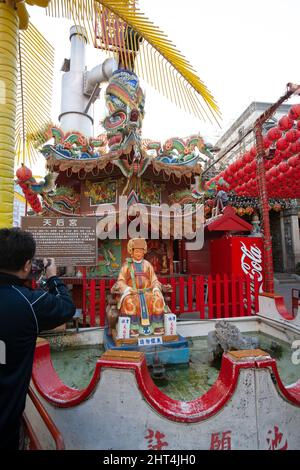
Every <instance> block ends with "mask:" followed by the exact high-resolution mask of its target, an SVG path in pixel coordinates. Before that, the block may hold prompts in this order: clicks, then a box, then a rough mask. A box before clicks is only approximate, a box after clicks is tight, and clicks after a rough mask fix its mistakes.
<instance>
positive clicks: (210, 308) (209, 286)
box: [207, 275, 214, 319]
mask: <svg viewBox="0 0 300 470" xmlns="http://www.w3.org/2000/svg"><path fill="white" fill-rule="evenodd" d="M213 284H214V283H213V280H212V277H211V275H209V276H208V279H207V289H208V318H209V319H212V318H214V303H213V298H214V291H213Z"/></svg>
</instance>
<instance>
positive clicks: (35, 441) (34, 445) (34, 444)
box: [22, 387, 65, 450]
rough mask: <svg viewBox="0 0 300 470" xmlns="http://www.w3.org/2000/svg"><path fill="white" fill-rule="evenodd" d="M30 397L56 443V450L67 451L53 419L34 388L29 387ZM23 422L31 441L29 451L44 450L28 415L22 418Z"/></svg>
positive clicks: (24, 414)
mask: <svg viewBox="0 0 300 470" xmlns="http://www.w3.org/2000/svg"><path fill="white" fill-rule="evenodd" d="M28 395H29V397H30V399H31V401H32V403H33V405H34V407H35V408H36V411H37V413H38V414H39V416H40V417H41V419H42V420H43V421H44V423H45V425H46V427H47V429H48V431H49V433H50V434H51V436H52V438H53V440H54V442H55V448H56V450H64V449H65V443H64V440H63V437H62V435H61V433H60V432H59V430H58V429H57V427H56V426H55V424H54V422H53V421H52V418H51V417H50V415H49V414H48V412H47V411H46V409H45V408H44V406H43V405H42V403H41V401H40V400H39V399H38V396H37V394H36V393H35V392H34V390H33V388H32V387H29V390H28ZM22 422H23V427H24V431H25V435H26V436H27V438H28V439H29V450H42V446H41V443H40V441H39V438H38V436H37V435H36V433H35V431H34V429H33V427H32V426H31V423H30V421H29V419H28V417H27V415H26V413H25V412H24V413H23V416H22Z"/></svg>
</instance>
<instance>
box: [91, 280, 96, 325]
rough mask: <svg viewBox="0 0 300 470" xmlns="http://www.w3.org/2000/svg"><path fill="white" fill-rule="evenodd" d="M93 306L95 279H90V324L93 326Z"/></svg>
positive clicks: (94, 303) (94, 300) (94, 301)
mask: <svg viewBox="0 0 300 470" xmlns="http://www.w3.org/2000/svg"><path fill="white" fill-rule="evenodd" d="M95 306H96V281H95V279H92V280H91V287H90V326H95V313H96V312H95Z"/></svg>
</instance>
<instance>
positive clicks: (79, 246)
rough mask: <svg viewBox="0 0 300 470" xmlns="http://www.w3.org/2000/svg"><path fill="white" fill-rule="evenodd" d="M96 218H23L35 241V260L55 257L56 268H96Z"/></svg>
mask: <svg viewBox="0 0 300 470" xmlns="http://www.w3.org/2000/svg"><path fill="white" fill-rule="evenodd" d="M96 223H97V220H96V217H30V216H26V217H22V222H21V226H22V229H23V230H27V231H28V232H31V233H32V235H33V236H34V238H35V241H36V254H35V258H55V262H56V265H57V266H95V265H96V264H97V259H98V255H97V246H98V239H97V235H96Z"/></svg>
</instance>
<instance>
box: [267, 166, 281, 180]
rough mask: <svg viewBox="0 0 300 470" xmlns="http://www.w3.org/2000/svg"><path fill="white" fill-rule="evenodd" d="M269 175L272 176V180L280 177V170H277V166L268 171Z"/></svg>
mask: <svg viewBox="0 0 300 470" xmlns="http://www.w3.org/2000/svg"><path fill="white" fill-rule="evenodd" d="M268 173H270V176H271V177H272V178H276V176H278V175H279V170H278V168H277V167H276V166H273V168H271V170H270V171H268Z"/></svg>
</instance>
